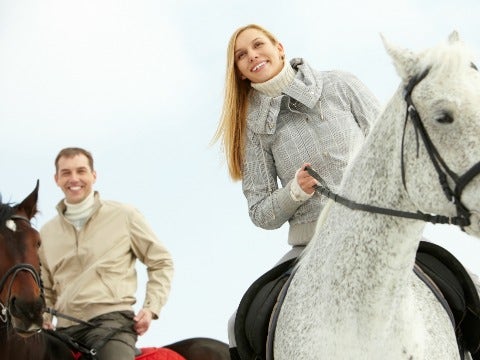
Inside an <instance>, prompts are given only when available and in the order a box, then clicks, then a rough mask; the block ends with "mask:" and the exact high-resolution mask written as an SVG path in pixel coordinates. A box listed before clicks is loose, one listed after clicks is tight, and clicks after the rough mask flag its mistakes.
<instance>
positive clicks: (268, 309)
mask: <svg viewBox="0 0 480 360" xmlns="http://www.w3.org/2000/svg"><path fill="white" fill-rule="evenodd" d="M295 264H296V259H292V260H289V261H287V262H284V263H281V264H279V265H277V266H275V267H274V268H273V269H271V270H269V271H268V272H266V273H265V274H264V275H262V276H261V277H260V278H258V279H257V280H256V281H255V282H254V283H253V284H252V285H251V286H250V287H249V288H248V290H247V291H246V292H245V294H244V295H243V297H242V299H241V301H240V305H239V307H238V309H237V314H236V317H235V328H234V332H235V340H236V342H237V350H238V353H239V356H240V358H241V359H242V360H265V359H273V350H272V344H273V332H274V327H275V324H276V318H277V316H278V310H279V307H280V306H281V302H282V301H283V297H284V296H285V293H286V290H287V289H286V288H287V287H288V283H289V280H290V278H291V274H292V272H293V269H294V267H295ZM416 267H419V268H420V269H421V271H418V269H417V270H416V271H415V273H416V274H417V276H419V277H420V278H421V279H422V280H423V281H424V282H425V283H426V284H427V285H428V286H429V287H430V289H432V291H433V292H434V293H435V295H437V297H438V298H439V300H440V301H441V302H442V304H443V305H444V307H445V309H446V311H447V312H448V313H449V315H450V317H451V319H452V322H453V325H454V327H455V334H456V336H457V341H458V344H459V349H460V352H461V353H462V355H463V350H464V349H467V350H468V351H470V353H471V354H472V357H473V359H474V360H480V299H479V296H478V292H477V289H476V287H475V285H474V284H473V281H472V279H471V277H470V275H469V274H468V273H467V271H466V270H465V268H464V267H463V265H462V264H461V263H460V262H459V261H458V260H457V259H456V258H455V257H454V256H453V255H452V254H451V253H450V252H448V251H447V250H446V249H444V248H442V247H440V246H438V245H436V244H433V243H430V242H425V241H421V242H420V245H419V248H418V251H417V256H416Z"/></svg>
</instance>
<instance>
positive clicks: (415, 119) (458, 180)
mask: <svg viewBox="0 0 480 360" xmlns="http://www.w3.org/2000/svg"><path fill="white" fill-rule="evenodd" d="M429 71H430V69H426V70H425V71H424V72H423V73H422V74H421V75H420V76H418V77H414V78H413V79H412V80H410V82H409V83H408V85H407V86H406V87H405V91H404V99H405V101H406V103H407V111H406V114H405V124H404V132H403V138H402V181H403V185H404V187H405V189H406V182H405V168H404V164H403V144H404V139H405V128H406V126H407V121H408V119H409V118H410V120H411V121H412V124H413V126H414V128H415V133H416V135H417V155H418V134H420V136H421V138H422V140H423V144H424V146H425V149H426V151H427V153H428V156H429V157H430V161H431V162H432V164H433V166H434V168H435V170H436V172H437V174H438V181H439V183H440V186H441V187H442V190H443V193H444V194H445V196H446V198H447V200H448V201H450V202H452V203H453V204H454V205H455V208H456V210H457V216H456V217H455V218H454V219H457V220H456V221H455V223H456V224H457V225H459V226H460V227H461V228H462V230H463V228H464V227H465V226H468V225H470V224H471V221H470V216H471V215H472V212H471V211H470V210H469V209H468V208H467V207H466V206H465V205H464V204H463V203H462V200H461V197H462V192H463V190H464V189H465V187H466V186H467V185H468V184H469V183H470V181H472V180H473V178H474V177H475V176H477V175H478V174H479V173H480V161H479V162H477V163H476V164H475V165H473V166H472V167H471V168H470V169H469V170H468V171H467V172H465V174H463V175H461V176H458V175H457V174H456V173H455V172H453V171H452V170H451V169H450V168H449V167H448V165H447V164H446V163H445V161H444V160H443V158H442V157H441V156H440V153H439V152H438V150H437V148H436V147H435V145H434V144H433V142H432V140H431V139H430V136H429V135H428V133H427V131H426V130H425V126H424V125H423V123H422V119H421V118H420V115H419V114H418V111H417V109H416V107H415V105H414V104H413V100H412V91H413V89H414V88H415V86H416V85H418V83H420V82H421V81H422V80H423V79H424V78H425V77H426V76H427V75H428V73H429ZM448 179H450V180H451V182H453V183H454V184H455V188H454V189H452V188H451V186H450V184H449V182H448Z"/></svg>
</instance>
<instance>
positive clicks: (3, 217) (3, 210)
mask: <svg viewBox="0 0 480 360" xmlns="http://www.w3.org/2000/svg"><path fill="white" fill-rule="evenodd" d="M13 211H14V209H13V207H12V205H11V204H4V203H2V195H1V194H0V227H3V226H4V225H5V222H6V221H7V220H8V219H10V217H11V216H12V214H13Z"/></svg>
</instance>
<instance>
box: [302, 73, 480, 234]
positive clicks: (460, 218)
mask: <svg viewBox="0 0 480 360" xmlns="http://www.w3.org/2000/svg"><path fill="white" fill-rule="evenodd" d="M429 71H430V69H426V70H425V71H424V72H423V73H422V74H421V75H420V76H418V77H414V78H413V79H411V80H410V82H409V83H408V84H407V86H406V87H405V89H404V99H405V101H406V103H407V111H406V114H405V126H404V132H403V137H402V149H401V157H402V182H403V185H404V187H405V189H406V182H405V169H404V164H403V145H404V139H405V129H406V125H407V121H408V119H411V121H412V124H413V126H414V129H415V134H416V135H417V155H418V134H419V133H420V136H421V138H422V140H423V144H424V145H425V149H426V150H427V153H428V155H429V157H430V160H431V162H432V164H433V166H434V167H435V170H436V172H437V174H438V177H439V183H440V186H441V187H442V190H443V192H444V194H445V196H446V198H447V199H448V200H449V201H451V202H452V203H454V204H455V207H456V210H457V216H454V217H448V216H443V215H431V214H425V213H422V212H421V211H417V212H409V211H402V210H396V209H388V208H384V207H380V206H374V205H369V204H360V203H357V202H355V201H352V200H350V199H347V198H345V197H343V196H341V195H339V194H336V193H334V192H332V191H331V190H330V189H329V187H328V185H327V184H326V182H325V181H324V180H323V179H322V178H321V177H320V175H319V174H318V173H317V172H316V171H315V170H313V169H312V168H311V167H309V166H307V167H305V170H307V172H308V173H309V174H310V176H312V177H313V178H314V179H315V180H317V181H318V182H319V185H317V186H316V191H318V192H319V193H320V194H322V195H324V196H326V197H328V198H330V199H332V200H333V201H335V202H338V203H340V204H342V205H344V206H346V207H348V208H350V209H352V210H361V211H367V212H371V213H376V214H382V215H389V216H395V217H401V218H407V219H414V220H422V221H425V222H430V223H432V224H453V225H458V226H460V228H461V229H462V230H463V228H464V227H466V226H469V225H470V223H471V221H470V217H471V215H472V212H471V211H470V210H469V209H467V207H466V206H465V205H463V203H462V201H461V196H462V191H463V190H464V188H465V187H466V185H467V184H468V183H469V182H470V181H471V180H472V179H473V178H474V177H475V176H477V175H478V174H479V173H480V162H477V163H476V164H475V165H473V166H472V167H471V168H470V169H469V170H468V171H467V172H466V173H465V174H463V175H462V176H458V175H457V174H455V173H454V172H453V171H452V170H451V169H450V168H449V167H448V166H447V165H446V163H445V161H444V160H443V158H442V157H441V156H440V153H439V152H438V150H437V148H436V147H435V145H434V144H433V142H432V141H431V139H430V137H429V136H428V133H427V131H426V130H425V127H424V125H423V123H422V120H421V118H420V115H419V114H418V112H417V109H416V108H415V105H414V104H413V101H412V97H411V95H412V91H413V89H414V88H415V86H416V85H418V83H420V82H421V81H422V80H423V79H424V78H425V77H426V76H427V75H428V73H429ZM448 177H450V179H452V180H453V182H454V183H455V185H456V186H455V189H452V188H451V187H450V185H449V184H448V181H447V178H448Z"/></svg>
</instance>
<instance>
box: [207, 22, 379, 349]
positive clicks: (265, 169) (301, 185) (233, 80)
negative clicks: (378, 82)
mask: <svg viewBox="0 0 480 360" xmlns="http://www.w3.org/2000/svg"><path fill="white" fill-rule="evenodd" d="M378 113H379V104H378V101H377V100H376V99H375V97H374V96H373V95H372V94H371V93H370V91H369V90H368V89H367V88H366V87H365V86H364V85H363V84H362V83H361V82H360V81H359V80H358V79H357V78H356V77H354V76H353V75H351V74H348V73H345V72H340V71H323V72H320V71H317V70H315V69H313V68H311V67H310V66H309V65H308V64H307V63H306V61H305V60H303V59H301V58H297V59H292V60H291V61H290V62H288V61H285V51H284V48H283V46H282V44H281V43H280V42H279V41H278V40H277V39H276V38H275V37H274V36H273V35H272V34H271V33H270V32H269V31H267V30H266V29H264V28H262V27H260V26H258V25H254V24H251V25H247V26H244V27H241V28H239V29H237V30H236V31H235V32H234V33H233V35H232V37H231V38H230V42H229V44H228V49H227V72H226V87H225V98H224V104H223V112H222V117H221V122H220V125H219V127H218V130H217V133H216V139H219V138H221V139H222V142H223V146H224V149H225V152H226V157H227V163H228V168H229V172H230V176H231V178H232V179H234V180H242V188H243V193H244V195H245V197H246V199H247V202H248V208H249V214H250V217H251V219H252V221H253V223H254V224H255V225H257V226H259V227H262V228H264V229H276V228H279V227H280V226H282V225H283V224H284V223H285V222H286V221H288V222H289V224H290V228H289V234H288V243H289V244H290V245H291V246H292V249H291V250H290V251H289V252H288V253H287V254H285V256H284V257H283V258H282V259H281V260H280V261H279V262H283V261H286V260H288V259H291V258H292V257H296V256H298V255H299V254H300V252H301V251H302V250H303V248H304V247H305V245H306V244H307V243H308V242H309V240H310V238H311V237H312V235H313V233H314V230H315V225H316V221H317V218H318V216H319V214H320V211H321V210H322V209H323V207H324V204H325V202H326V198H324V197H322V196H321V195H319V194H318V193H316V192H315V186H316V185H317V181H316V180H315V179H314V178H312V177H311V176H310V175H309V174H308V172H307V171H306V170H305V167H306V166H307V165H308V166H312V167H313V168H314V169H316V170H317V172H318V173H319V174H320V176H321V177H322V178H323V179H324V180H325V181H326V183H327V184H328V186H329V187H330V189H332V191H336V190H337V189H338V187H339V185H340V182H341V179H342V175H343V172H344V170H345V167H346V166H347V164H348V162H349V160H350V159H351V157H352V155H353V154H354V153H355V150H356V149H357V148H358V147H359V145H361V144H362V143H363V139H364V137H365V136H366V134H367V133H368V131H369V129H370V127H371V125H372V123H373V122H374V120H375V119H376V117H377V115H378ZM277 180H280V183H281V185H282V186H281V187H279V186H278V183H277ZM233 319H234V317H232V319H231V321H230V322H229V338H230V346H231V347H232V348H234V347H235V339H234V338H233ZM231 350H232V358H235V356H236V355H235V350H234V349H231Z"/></svg>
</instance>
